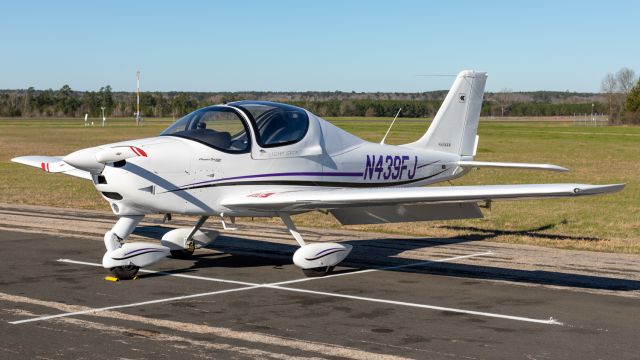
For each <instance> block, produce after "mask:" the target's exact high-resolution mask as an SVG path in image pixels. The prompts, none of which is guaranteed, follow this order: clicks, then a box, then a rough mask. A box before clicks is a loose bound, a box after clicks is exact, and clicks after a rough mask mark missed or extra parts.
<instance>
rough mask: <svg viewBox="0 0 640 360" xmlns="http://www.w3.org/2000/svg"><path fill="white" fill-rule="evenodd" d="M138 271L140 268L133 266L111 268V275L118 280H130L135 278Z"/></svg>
mask: <svg viewBox="0 0 640 360" xmlns="http://www.w3.org/2000/svg"><path fill="white" fill-rule="evenodd" d="M138 270H140V268H139V267H137V266H135V265H126V266H116V267H114V268H111V273H112V274H113V276H115V277H117V278H118V279H120V280H131V279H133V278H134V277H136V274H137V273H138Z"/></svg>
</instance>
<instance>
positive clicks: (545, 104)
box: [0, 74, 635, 121]
mask: <svg viewBox="0 0 640 360" xmlns="http://www.w3.org/2000/svg"><path fill="white" fill-rule="evenodd" d="M627 75H628V74H627ZM627 75H625V78H626V76H627ZM634 76H635V75H633V74H632V76H631V79H632V80H633V79H634ZM614 78H615V76H614ZM615 84H616V86H619V84H622V82H621V81H620V80H616V82H615ZM625 84H627V83H626V82H625ZM625 86H627V85H625ZM625 89H626V88H625ZM603 90H604V88H603ZM608 91H614V92H608ZM629 92H631V88H628V90H627V94H624V93H621V92H619V89H618V88H615V89H614V90H611V89H610V88H609V87H607V92H605V91H603V94H597V93H595V94H594V93H574V92H558V91H535V92H512V91H510V90H508V89H504V90H502V91H501V92H496V93H491V92H488V93H485V99H484V102H483V105H482V115H483V116H571V115H574V114H590V113H591V111H592V110H593V111H594V112H596V113H609V114H610V116H612V117H615V118H616V119H617V120H620V121H621V120H623V119H626V117H623V116H622V114H627V113H631V112H629V111H627V113H625V109H626V108H625V105H624V101H626V98H627V96H628V93H629ZM446 93H447V91H430V92H422V93H382V92H377V93H357V92H341V91H335V92H314V91H309V92H216V93H207V92H142V93H141V94H140V107H141V113H142V116H143V117H148V118H149V117H173V118H178V117H181V116H183V115H185V114H187V113H189V112H191V111H193V110H195V109H197V108H200V107H203V106H207V105H212V104H220V103H226V102H231V101H236V100H243V99H255V100H271V101H281V102H286V103H290V104H293V105H297V106H301V107H304V108H307V109H309V110H310V111H311V112H313V113H315V114H317V115H319V116H365V117H382V116H384V117H390V116H394V115H395V114H396V113H397V111H398V109H400V108H402V112H401V114H400V116H401V117H413V118H420V117H433V116H434V115H435V114H436V112H437V111H438V108H439V107H440V105H441V103H442V100H443V99H444V97H445V96H446ZM622 94H624V97H623V96H622ZM621 101H622V102H621ZM592 104H593V105H592ZM102 107H104V108H105V110H104V111H105V115H106V116H107V117H133V115H134V113H135V111H136V94H135V93H133V92H114V91H113V90H112V88H111V87H110V86H109V85H107V86H104V87H101V88H100V89H99V90H97V91H75V90H73V89H71V87H69V86H68V85H64V86H62V88H60V89H59V90H52V89H47V90H35V89H34V88H28V89H26V90H1V91H0V116H3V117H84V114H89V116H91V117H99V116H100V115H101V108H102ZM626 116H627V117H629V116H628V115H626Z"/></svg>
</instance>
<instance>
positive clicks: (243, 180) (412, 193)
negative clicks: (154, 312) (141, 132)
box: [12, 71, 624, 279]
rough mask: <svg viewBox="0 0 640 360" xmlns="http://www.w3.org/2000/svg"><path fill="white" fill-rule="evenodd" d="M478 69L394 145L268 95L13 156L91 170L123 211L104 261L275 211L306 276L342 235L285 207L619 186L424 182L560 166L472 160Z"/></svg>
mask: <svg viewBox="0 0 640 360" xmlns="http://www.w3.org/2000/svg"><path fill="white" fill-rule="evenodd" d="M486 78H487V74H486V73H482V72H474V71H462V72H460V73H459V74H458V76H457V77H456V79H455V81H454V83H453V86H452V88H451V89H450V91H449V93H448V94H447V96H446V98H445V100H444V102H443V103H442V106H441V107H440V109H439V110H438V113H437V114H436V116H435V118H434V119H433V122H432V123H431V125H430V127H429V128H428V130H427V132H426V133H425V134H424V135H423V136H422V137H420V139H418V140H417V141H415V142H412V143H409V144H404V145H399V146H392V145H386V144H383V143H380V144H378V143H371V142H367V141H364V140H362V139H360V138H358V137H356V136H354V135H351V134H350V133H348V132H346V131H344V130H342V129H340V128H338V127H336V126H334V125H332V124H331V123H329V122H327V121H325V120H323V119H321V118H319V117H317V116H315V115H314V114H312V113H310V112H309V111H307V110H304V109H301V108H298V107H294V106H290V105H285V104H280V103H273V102H261V101H240V102H233V103H229V104H225V105H215V106H208V107H205V108H202V109H199V110H196V111H194V112H192V113H190V114H188V115H186V116H185V117H183V118H181V119H179V120H178V121H176V122H175V123H174V124H173V125H171V126H170V127H169V128H167V129H166V130H164V131H163V132H162V133H161V134H160V136H157V137H152V138H146V139H139V140H129V141H124V142H120V143H115V144H107V145H101V146H97V147H92V148H87V149H82V150H78V151H76V152H73V153H71V154H69V155H67V156H64V157H49V156H22V157H17V158H14V159H12V161H15V162H18V163H22V164H26V165H31V166H35V167H40V168H42V169H43V170H45V171H47V172H52V173H62V174H67V175H72V176H77V177H81V178H85V179H88V180H91V181H92V182H93V184H94V185H95V187H96V189H97V190H98V191H99V192H100V193H101V194H102V196H103V197H104V199H105V200H106V201H108V202H109V204H110V205H111V209H112V210H113V213H114V214H116V215H117V216H118V217H119V220H118V221H117V222H116V224H115V225H114V226H113V228H112V229H111V230H109V231H107V233H106V234H105V236H104V243H105V246H106V248H107V251H106V253H105V254H104V257H103V259H102V264H103V266H104V267H105V268H107V269H111V271H112V272H113V273H114V274H115V276H117V277H119V278H121V279H127V278H132V277H134V276H135V274H136V273H137V271H138V270H139V268H141V267H146V266H149V265H151V264H153V263H155V262H157V261H159V260H161V259H163V258H164V257H166V256H167V255H169V253H171V254H172V255H173V256H174V257H180V258H188V257H189V256H190V255H191V254H193V252H194V250H195V249H196V248H199V247H203V246H206V245H207V244H209V243H210V242H211V241H212V237H211V236H210V235H209V233H208V232H206V231H202V230H200V228H201V227H202V225H203V224H204V223H205V221H206V220H207V219H208V218H209V217H210V216H216V217H219V218H220V220H221V221H222V225H223V226H225V227H226V223H225V217H227V218H230V219H231V220H232V221H234V219H235V217H237V216H251V217H280V218H281V219H282V221H283V222H284V224H285V225H286V226H287V228H288V230H289V232H290V233H291V235H292V236H293V238H294V239H295V240H296V241H297V242H298V244H299V245H300V248H299V249H298V250H297V251H296V252H295V253H294V255H293V262H294V264H295V265H297V266H298V267H300V268H302V269H303V271H304V272H305V274H307V275H308V276H314V275H316V276H317V275H323V274H326V273H328V272H330V271H331V270H332V269H333V267H334V266H335V265H337V264H338V263H340V262H341V261H342V260H344V259H345V257H346V256H347V255H348V254H349V252H350V251H351V246H350V245H348V244H339V243H329V242H323V243H311V244H307V243H305V241H304V240H303V238H302V236H301V235H300V233H299V232H298V231H297V230H296V227H295V225H294V223H293V222H292V221H291V217H290V216H291V215H292V214H299V213H303V212H308V211H314V210H322V211H328V212H330V213H331V214H332V215H333V216H335V217H336V218H337V219H338V220H339V221H340V222H341V223H342V224H345V225H346V224H378V223H391V222H408V221H426V220H446V219H468V218H480V217H482V213H481V211H480V209H479V205H478V204H479V203H483V202H487V201H493V200H506V199H531V198H558V197H573V196H582V195H594V194H602V193H609V192H615V191H619V190H621V189H622V188H623V187H624V185H622V184H613V185H586V184H530V185H485V186H438V187H422V186H423V185H428V184H433V183H437V182H442V181H447V180H451V179H455V178H458V177H460V176H463V175H465V174H466V173H467V172H469V170H470V169H472V168H482V167H494V168H521V169H540V170H550V171H567V169H565V168H563V167H560V166H555V165H547V164H528V163H502V162H481V161H474V160H473V158H474V156H475V155H476V149H477V146H478V136H477V135H476V133H477V128H478V121H479V118H480V108H481V105H482V99H483V94H484V86H485V81H486ZM152 213H165V214H171V213H177V214H187V215H196V216H199V217H200V218H199V220H198V221H197V223H196V224H195V226H194V227H193V228H180V229H175V230H172V231H169V232H168V233H167V234H165V235H164V236H163V238H162V240H161V243H160V244H153V243H147V242H128V243H125V242H124V240H125V239H127V237H128V236H129V235H130V234H131V233H132V232H133V231H134V229H135V227H136V226H137V224H138V223H139V222H140V220H141V219H142V218H143V217H144V216H145V215H146V214H152Z"/></svg>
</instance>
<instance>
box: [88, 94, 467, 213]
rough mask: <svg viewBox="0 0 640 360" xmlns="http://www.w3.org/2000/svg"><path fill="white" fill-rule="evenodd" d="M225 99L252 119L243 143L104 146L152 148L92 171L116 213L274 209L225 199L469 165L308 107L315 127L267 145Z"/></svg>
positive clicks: (430, 178) (175, 140)
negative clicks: (366, 133) (380, 137)
mask: <svg viewBox="0 0 640 360" xmlns="http://www.w3.org/2000/svg"><path fill="white" fill-rule="evenodd" d="M226 107H229V108H231V110H232V111H234V113H237V114H238V115H239V116H240V118H241V119H242V121H244V122H245V124H244V125H245V129H246V131H247V132H248V134H246V135H243V136H242V139H243V143H244V145H241V148H242V151H224V150H221V149H219V148H216V147H215V146H209V145H207V144H206V143H203V142H202V141H200V138H196V140H194V139H190V138H188V137H184V136H174V135H171V134H165V135H161V136H158V137H152V138H145V139H139V140H132V141H126V142H122V143H116V144H108V145H103V146H100V147H99V148H109V147H117V146H133V147H136V148H139V149H143V150H144V152H145V155H146V156H139V157H133V158H130V159H127V160H126V161H121V162H115V163H107V164H106V166H105V167H104V169H103V170H102V172H101V174H99V175H94V176H93V180H94V181H93V182H94V185H95V187H96V189H97V190H98V191H99V192H101V193H102V195H103V197H104V198H105V199H106V200H107V201H109V202H110V204H111V207H112V209H113V211H114V213H116V214H117V215H132V214H146V213H158V212H160V213H181V214H190V215H220V214H224V215H229V216H272V215H274V214H265V213H264V212H261V213H252V212H237V211H233V210H231V209H227V208H225V207H224V206H222V205H220V202H221V200H222V199H224V198H225V196H227V195H228V194H233V195H235V196H237V195H238V194H246V195H247V196H269V194H270V193H273V192H279V191H283V190H285V189H286V191H295V190H296V189H305V190H308V189H309V188H324V189H326V188H345V187H358V188H369V187H371V188H374V187H390V186H422V185H427V184H432V183H436V182H439V181H445V180H450V179H453V178H456V177H459V176H462V175H463V174H464V172H465V171H464V170H462V168H460V167H458V166H457V165H456V163H457V161H459V160H460V157H459V156H456V155H454V154H450V153H441V152H437V151H430V150H425V149H418V148H415V147H409V146H402V145H400V146H395V145H385V144H377V143H371V142H367V141H364V140H362V139H360V138H357V137H355V136H353V135H351V134H349V133H348V132H346V131H344V130H342V129H340V128H337V127H335V126H334V125H332V124H330V123H328V122H327V121H325V120H323V119H321V118H319V117H316V116H315V115H313V114H311V113H309V112H307V111H306V110H303V111H305V113H306V115H307V116H308V129H307V131H306V133H305V134H304V135H303V136H301V138H300V139H298V141H295V142H289V143H285V144H283V145H281V146H265V145H264V144H261V143H260V142H259V141H258V139H259V136H260V134H259V132H260V131H261V130H262V129H260V128H259V125H258V126H256V123H255V121H252V119H251V118H250V117H249V114H246V113H245V112H243V111H241V110H240V109H238V108H236V107H234V106H233V104H231V105H227V106H226ZM300 110H302V109H300ZM247 135H248V136H247Z"/></svg>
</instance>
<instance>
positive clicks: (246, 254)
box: [134, 226, 640, 291]
mask: <svg viewBox="0 0 640 360" xmlns="http://www.w3.org/2000/svg"><path fill="white" fill-rule="evenodd" d="M450 228H451V229H453V230H471V231H477V232H476V233H472V234H467V235H463V236H454V237H443V238H437V237H434V238H421V239H420V238H397V239H389V238H387V239H364V240H354V241H345V242H343V243H348V244H351V245H353V246H354V248H353V251H352V252H351V254H350V255H349V257H348V258H347V259H346V260H345V261H344V262H343V263H341V264H340V266H346V267H349V268H351V269H345V270H338V271H336V272H337V273H340V272H352V271H357V270H362V269H370V268H383V267H389V266H408V265H411V264H416V263H421V262H423V261H421V260H415V259H404V258H401V257H398V254H400V253H402V252H404V251H410V250H417V249H425V248H429V247H436V246H442V245H446V244H456V243H462V242H469V241H481V240H490V239H491V238H493V237H496V236H499V235H504V234H518V235H523V234H526V235H531V236H538V237H543V236H544V237H545V238H550V239H557V238H565V239H566V238H567V237H566V236H560V235H553V234H539V233H537V231H540V230H541V229H542V230H545V229H547V228H548V227H547V226H545V227H543V228H536V229H531V230H525V231H506V230H488V229H479V228H478V229H476V228H472V227H450ZM172 229H173V228H171V227H165V226H142V227H138V228H137V229H136V231H135V232H134V234H136V235H140V236H146V237H151V238H155V239H160V238H161V237H162V235H163V234H164V233H166V232H167V231H169V230H172ZM576 239H581V240H585V238H584V237H580V238H576ZM587 240H589V238H587ZM592 240H594V241H595V240H598V239H595V238H593V239H592ZM291 242H292V243H291V245H289V244H280V243H273V242H268V241H262V240H254V239H248V238H242V237H233V236H228V235H220V236H219V237H218V239H216V241H214V243H213V244H211V245H210V246H209V247H208V248H211V249H214V250H219V251H221V252H223V253H224V254H225V256H222V255H223V254H200V255H198V253H197V252H196V254H195V255H194V256H193V257H192V258H191V259H189V260H184V261H186V262H188V263H189V266H187V267H185V268H182V269H176V270H172V271H171V272H172V273H185V272H193V271H195V270H196V269H198V268H211V267H221V268H249V267H264V266H270V267H274V268H278V267H281V266H284V265H288V264H291V262H292V261H291V256H292V255H293V253H294V252H295V251H296V250H297V249H298V246H297V245H296V244H295V243H294V240H293V239H292V240H291ZM383 271H401V272H410V273H417V274H431V275H442V276H453V277H465V278H473V279H489V280H505V281H511V282H520V283H530V284H544V285H555V286H567V287H576V288H586V289H599V290H617V291H633V290H640V281H637V280H628V279H617V278H612V277H606V276H598V275H581V274H572V273H564V272H558V271H548V270H520V269H510V268H504V267H497V266H487V265H471V264H460V263H446V262H440V263H437V262H434V263H429V264H421V265H417V266H409V267H403V268H400V269H388V270H383ZM595 271H597V269H594V272H595Z"/></svg>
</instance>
